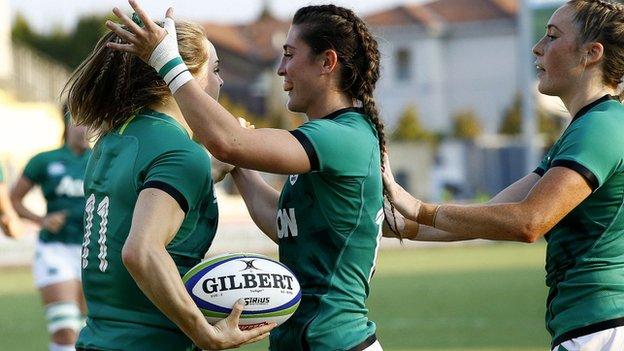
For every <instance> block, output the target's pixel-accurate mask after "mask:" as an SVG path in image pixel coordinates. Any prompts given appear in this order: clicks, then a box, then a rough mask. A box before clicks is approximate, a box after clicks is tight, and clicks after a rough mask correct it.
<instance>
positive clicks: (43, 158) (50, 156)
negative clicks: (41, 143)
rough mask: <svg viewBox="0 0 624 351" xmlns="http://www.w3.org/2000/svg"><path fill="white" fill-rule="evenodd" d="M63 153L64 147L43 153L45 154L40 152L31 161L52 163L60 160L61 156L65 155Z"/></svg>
mask: <svg viewBox="0 0 624 351" xmlns="http://www.w3.org/2000/svg"><path fill="white" fill-rule="evenodd" d="M63 153H64V148H63V147H60V148H56V149H52V150H47V151H43V152H39V153H37V154H35V155H34V156H33V157H32V158H31V161H37V162H51V161H54V160H56V159H58V158H59V157H60V156H62V155H63Z"/></svg>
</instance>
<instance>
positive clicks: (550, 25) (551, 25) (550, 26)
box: [546, 24, 563, 33]
mask: <svg viewBox="0 0 624 351" xmlns="http://www.w3.org/2000/svg"><path fill="white" fill-rule="evenodd" d="M550 28H555V29H556V30H557V31H559V32H561V33H563V31H562V30H561V29H559V27H557V26H555V25H554V24H549V25H547V26H546V29H550Z"/></svg>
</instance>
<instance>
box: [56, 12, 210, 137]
mask: <svg viewBox="0 0 624 351" xmlns="http://www.w3.org/2000/svg"><path fill="white" fill-rule="evenodd" d="M176 31H177V33H178V47H179V49H180V55H181V56H182V59H183V60H184V62H185V63H186V65H187V66H188V67H189V70H190V71H191V73H193V74H195V73H197V72H199V71H200V70H201V68H202V67H204V65H205V63H206V62H208V48H207V47H206V45H205V40H206V37H205V34H204V31H203V29H202V28H201V27H200V26H199V25H197V24H192V23H188V22H182V21H180V22H177V23H176ZM109 42H112V43H121V42H122V39H121V38H120V37H119V36H117V34H115V33H114V32H112V31H111V32H108V33H106V34H105V35H104V36H103V37H102V38H101V39H100V40H99V41H98V43H97V44H96V45H95V48H94V49H93V51H92V52H91V54H89V56H88V57H87V58H86V59H85V60H84V61H83V62H82V63H81V64H80V66H79V67H78V68H77V69H76V70H75V71H74V72H73V73H72V76H71V77H70V79H69V81H68V82H67V84H66V85H65V88H64V89H63V90H64V92H66V93H67V105H68V108H69V111H70V112H71V115H72V118H73V119H74V121H75V122H76V123H77V124H78V125H84V126H87V127H88V129H89V131H90V133H92V135H94V136H96V137H98V138H99V137H101V136H102V135H104V134H106V133H108V132H110V131H112V130H114V129H116V128H118V127H120V126H121V125H123V124H124V123H125V122H126V121H127V120H128V119H129V118H130V117H131V116H132V115H134V114H136V113H137V112H138V111H139V110H141V109H143V108H145V107H147V106H150V105H153V104H158V103H162V102H164V101H165V100H166V99H169V98H171V93H170V92H169V88H167V84H165V81H164V80H162V78H161V77H160V76H159V75H158V73H157V72H156V71H155V70H154V69H153V68H151V67H150V66H149V65H147V64H146V63H145V62H143V61H141V59H140V58H138V57H136V56H134V55H131V54H128V53H126V52H121V51H116V50H113V49H110V48H108V47H106V43H109Z"/></svg>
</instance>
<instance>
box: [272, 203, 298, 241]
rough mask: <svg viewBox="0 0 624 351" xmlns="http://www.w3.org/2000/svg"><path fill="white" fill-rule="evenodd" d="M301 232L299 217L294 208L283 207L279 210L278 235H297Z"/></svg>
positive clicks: (283, 236)
mask: <svg viewBox="0 0 624 351" xmlns="http://www.w3.org/2000/svg"><path fill="white" fill-rule="evenodd" d="M298 234H299V232H298V230H297V217H295V209H294V208H288V209H286V208H281V209H278V210H277V237H278V238H280V239H282V238H287V237H288V236H292V237H295V236H297V235H298Z"/></svg>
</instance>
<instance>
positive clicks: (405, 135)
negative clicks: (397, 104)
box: [392, 105, 433, 141]
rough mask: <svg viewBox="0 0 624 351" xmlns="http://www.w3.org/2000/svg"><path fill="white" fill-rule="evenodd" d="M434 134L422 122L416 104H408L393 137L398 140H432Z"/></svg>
mask: <svg viewBox="0 0 624 351" xmlns="http://www.w3.org/2000/svg"><path fill="white" fill-rule="evenodd" d="M432 137H433V136H432V134H431V133H429V132H428V131H427V130H426V129H425V128H424V127H423V126H422V124H421V123H420V117H419V115H418V110H417V109H416V106H414V105H408V106H407V107H406V108H405V110H404V111H403V113H402V114H401V117H400V118H399V121H398V122H397V126H396V128H395V129H394V132H393V133H392V139H394V140H398V141H431V139H432Z"/></svg>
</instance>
